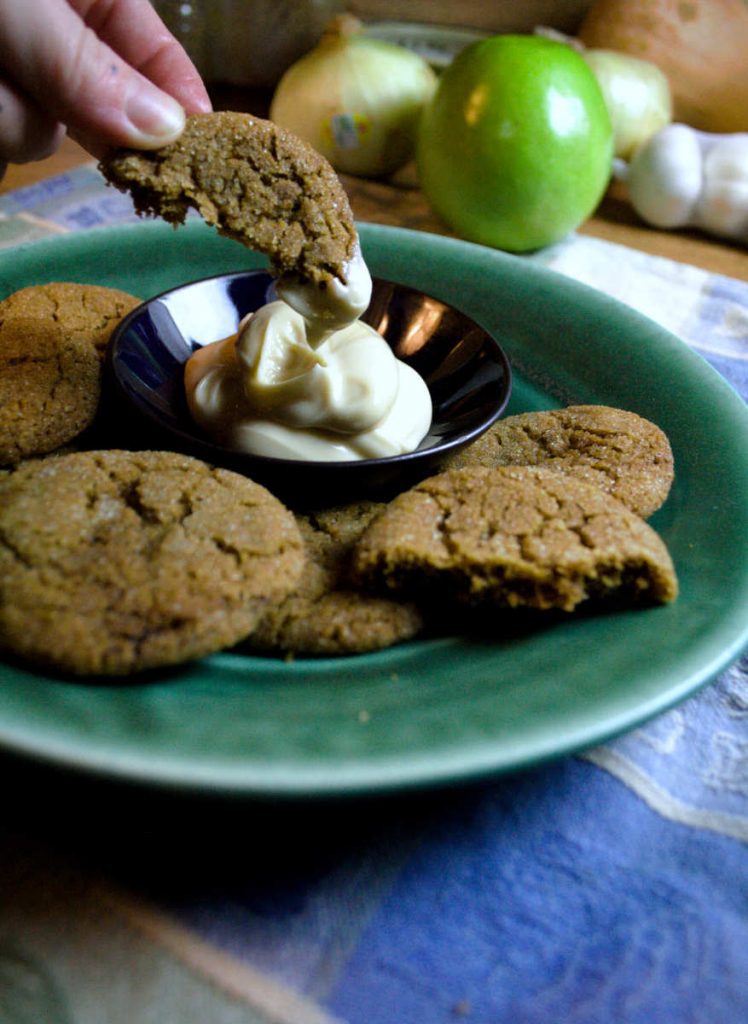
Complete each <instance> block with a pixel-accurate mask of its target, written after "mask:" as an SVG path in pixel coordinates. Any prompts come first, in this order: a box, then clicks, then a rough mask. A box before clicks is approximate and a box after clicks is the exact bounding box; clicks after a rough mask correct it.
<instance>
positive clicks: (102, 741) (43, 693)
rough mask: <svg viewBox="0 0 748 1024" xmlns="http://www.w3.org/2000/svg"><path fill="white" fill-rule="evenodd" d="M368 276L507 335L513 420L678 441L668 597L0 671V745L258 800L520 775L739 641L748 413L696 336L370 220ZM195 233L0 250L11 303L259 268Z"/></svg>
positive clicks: (637, 713) (677, 685) (716, 661)
mask: <svg viewBox="0 0 748 1024" xmlns="http://www.w3.org/2000/svg"><path fill="white" fill-rule="evenodd" d="M361 235H362V241H363V245H364V250H365V255H366V258H367V261H368V263H369V266H370V267H371V270H372V272H373V273H374V274H378V275H380V276H386V277H389V278H391V279H395V280H398V281H401V282H402V283H404V284H407V285H410V286H412V287H415V288H422V289H423V290H425V291H428V292H430V293H431V294H434V295H437V296H438V297H439V298H441V299H444V300H446V301H447V302H451V303H453V304H454V305H456V306H459V307H460V308H461V309H463V310H464V311H465V312H466V313H467V314H468V315H470V316H472V317H474V318H475V319H476V320H478V321H479V322H481V323H482V324H483V326H485V327H486V328H487V329H489V330H490V331H492V332H494V333H495V335H496V336H497V338H498V339H499V340H500V341H501V343H502V344H503V345H504V347H505V349H506V351H507V353H508V354H509V356H510V358H511V360H512V362H513V365H514V371H515V385H514V393H513V398H512V403H511V407H510V410H509V411H510V412H519V411H522V410H527V409H536V408H549V407H553V406H556V405H560V404H566V403H568V402H596V403H605V404H609V405H616V406H619V407H622V408H624V409H631V410H634V411H635V412H638V413H640V414H641V415H643V416H646V417H647V418H649V419H652V420H654V421H655V422H657V423H658V424H659V425H660V426H661V427H663V428H664V430H665V431H666V432H667V433H668V435H669V436H670V438H671V441H672V443H673V448H674V451H675V458H676V465H677V480H676V483H675V486H674V489H673V492H672V494H671V496H670V498H669V500H668V502H667V504H666V505H665V507H664V508H663V509H661V510H660V512H659V513H657V515H656V516H655V517H654V519H653V520H652V523H653V525H654V526H655V528H656V529H658V530H659V532H660V533H661V534H662V536H663V537H664V538H665V540H666V542H667V544H668V546H669V547H670V550H671V552H672V554H673V557H674V560H675V563H676V566H677V569H678V573H679V577H680V582H681V596H680V598H679V600H678V601H677V602H676V603H675V604H673V605H672V606H670V607H666V608H655V609H651V610H644V611H636V612H630V613H621V614H611V615H605V616H599V617H579V618H570V619H569V620H568V621H564V622H554V624H552V625H549V626H548V627H547V628H545V629H542V630H538V631H535V632H532V633H523V634H519V635H517V636H515V637H514V638H512V639H506V638H503V639H501V640H497V641H496V642H495V643H489V642H482V643H481V642H477V641H472V640H467V639H464V638H448V639H440V640H434V641H421V642H414V643H410V644H406V645H403V646H401V647H398V648H394V649H392V650H389V651H385V652H381V653H378V654H373V655H366V656H360V657H356V658H343V659H338V660H333V659H329V660H323V661H301V660H300V661H297V662H295V663H285V662H283V661H274V660H265V659H261V658H254V657H246V656H239V655H235V654H232V653H230V652H229V653H224V654H221V655H217V656H215V657H212V658H208V659H206V660H205V661H202V662H199V663H196V664H194V665H191V666H189V667H187V668H184V669H180V670H177V671H174V672H171V673H166V674H163V675H160V676H159V677H158V678H156V679H150V678H149V680H148V681H147V682H145V681H142V680H141V681H139V680H137V679H133V680H131V681H129V682H127V683H124V684H116V683H115V684H112V683H105V684H102V685H98V684H96V683H86V684H82V683H79V682H74V681H69V682H68V681H65V680H59V679H52V678H45V677H44V676H40V675H38V674H36V673H33V672H27V671H23V670H21V669H19V668H17V667H14V666H10V665H7V664H6V665H0V743H2V744H3V745H4V746H5V748H6V749H9V750H13V751H16V752H24V753H26V754H29V755H32V756H36V757H38V758H42V759H46V760H48V761H50V762H54V763H57V764H66V765H69V766H75V767H78V768H80V769H84V770H87V771H91V772H98V773H103V774H108V775H111V776H119V777H125V778H129V779H134V780H142V781H146V782H150V783H158V784H164V785H173V786H182V787H193V788H200V789H205V790H213V791H226V792H241V793H250V794H266V795H280V794H288V795H303V794H314V795H321V794H331V793H355V792H365V791H377V790H387V789H396V788H401V787H405V786H411V785H425V784H435V783H440V782H447V781H455V780H458V779H466V778H470V777H475V776H479V775H481V774H487V773H491V772H499V771H506V770H509V769H516V768H520V767H523V766H527V765H530V764H534V763H537V762H539V761H541V760H544V759H548V758H551V757H556V756H559V755H561V754H566V753H569V752H572V751H575V750H579V749H582V748H584V747H588V746H591V745H593V744H597V743H600V742H601V741H603V740H605V739H607V738H610V737H611V736H613V735H615V734H617V733H619V732H621V731H623V730H626V729H629V728H631V727H633V726H635V725H637V724H638V723H640V722H642V721H644V720H645V719H647V718H649V717H651V716H652V715H655V714H657V713H658V712H661V711H663V710H665V709H666V708H668V707H669V706H671V705H673V704H674V703H676V702H677V701H680V700H682V699H683V698H685V697H687V696H688V695H689V694H691V693H693V692H694V691H695V690H696V689H697V688H698V687H700V686H701V685H703V684H704V683H706V682H708V681H709V680H710V679H712V678H713V677H714V676H715V675H716V674H717V673H718V672H719V671H720V670H721V669H722V668H724V667H725V666H727V665H728V664H729V663H730V662H731V661H732V660H734V658H736V657H737V656H738V655H739V653H740V652H741V650H742V649H743V647H744V645H745V644H746V642H747V641H748V545H747V544H746V537H748V505H747V504H746V502H745V495H746V493H748V411H747V410H746V408H745V406H744V404H743V403H742V401H741V400H740V398H739V397H738V396H737V395H736V394H735V393H734V391H733V390H732V389H731V388H730V387H728V385H726V384H725V383H724V382H723V380H722V379H721V378H720V377H719V376H718V375H717V374H716V373H715V372H714V371H713V370H712V369H711V368H710V367H709V366H708V365H707V364H706V363H705V362H704V361H703V360H702V359H701V358H700V357H698V356H696V355H694V354H693V353H692V352H691V351H690V350H689V349H688V348H687V347H686V346H685V345H684V344H682V343H681V342H680V341H678V340H677V339H676V338H674V337H672V336H671V335H669V334H667V333H666V332H665V331H663V330H661V329H660V328H659V327H657V326H656V325H655V324H653V323H651V322H650V321H648V320H646V319H644V318H643V317H641V316H639V315H637V314H636V313H634V312H632V311H630V310H629V309H627V308H625V307H624V306H622V305H620V304H618V303H616V302H613V301H612V300H609V299H606V298H605V297H604V296H601V295H600V294H598V293H596V292H594V291H592V290H590V289H588V288H585V287H583V286H581V285H577V284H575V283H574V282H571V281H569V280H567V279H566V278H564V277H561V276H560V275H557V274H554V273H551V272H548V271H544V270H542V269H537V268H535V267H533V266H532V265H529V264H528V263H527V262H523V261H522V260H520V259H516V258H513V257H510V256H505V255H503V254H501V253H497V252H494V251H492V250H488V249H484V248H479V247H476V246H472V245H468V244H465V243H462V242H457V241H452V240H449V239H444V238H439V237H435V236H433V235H426V234H418V233H413V232H408V231H400V230H395V229H390V228H383V227H375V226H365V225H364V226H362V229H361ZM259 263H260V261H259V260H258V259H256V258H255V257H254V256H253V255H252V254H247V252H246V251H245V250H242V249H241V248H240V247H239V246H238V245H236V244H234V243H231V242H228V241H226V240H224V239H221V238H219V237H218V236H216V235H215V234H213V233H212V232H210V231H209V230H207V229H206V228H205V227H204V226H203V225H202V224H199V223H193V224H191V225H190V226H188V227H187V228H185V229H181V230H179V231H176V232H175V231H173V230H172V229H171V228H166V227H165V226H163V225H160V224H143V225H135V226H133V227H128V228H118V229H112V230H98V231H94V232H91V233H88V234H83V235H74V236H70V237H65V238H61V239H55V240H53V241H50V242H41V243H37V244H35V245H32V246H29V247H27V248H23V249H20V250H15V251H13V252H9V253H6V254H3V255H2V256H0V295H4V294H7V293H8V292H10V291H12V290H14V289H16V288H19V287H21V286H23V285H26V284H30V283H36V282H41V281H45V280H54V279H58V280H59V279H67V280H78V281H90V282H98V283H101V284H106V285H112V286H116V287H119V288H123V289H125V290H128V291H132V292H134V293H136V294H138V295H141V296H143V297H146V296H150V295H153V294H155V293H157V292H160V291H162V290H163V289H165V288H167V287H170V286H172V285H175V284H177V283H178V282H181V281H185V280H189V279H193V278H198V277H201V276H206V275H208V274H212V273H218V272H223V271H230V270H236V269H241V268H242V267H247V266H256V265H259Z"/></svg>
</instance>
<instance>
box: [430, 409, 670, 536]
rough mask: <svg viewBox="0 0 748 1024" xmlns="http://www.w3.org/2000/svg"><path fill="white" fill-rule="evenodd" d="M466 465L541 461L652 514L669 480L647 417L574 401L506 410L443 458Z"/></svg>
mask: <svg viewBox="0 0 748 1024" xmlns="http://www.w3.org/2000/svg"><path fill="white" fill-rule="evenodd" d="M465 466H545V467H546V468H548V469H555V470H560V471H561V472H563V473H568V474H569V475H570V476H573V477H575V478H576V479H578V480H584V481H586V482H587V483H589V484H595V485H596V486H597V487H600V488H602V490H604V491H607V492H608V493H609V494H612V495H613V496H614V497H615V498H618V500H619V501H622V502H623V504H624V505H626V506H627V507H628V508H630V509H631V511H632V512H636V514H637V515H640V516H643V517H644V518H646V517H647V516H650V515H652V513H654V512H656V511H657V509H658V508H659V507H660V506H661V505H662V504H663V503H664V501H665V499H666V498H667V496H668V494H669V492H670V486H671V484H672V482H673V453H672V451H671V448H670V442H669V441H668V439H667V437H666V435H665V434H664V433H663V431H662V430H660V428H659V427H658V426H656V425H655V424H654V423H650V421H649V420H646V419H643V418H642V417H641V416H637V414H636V413H633V412H625V411H624V410H623V409H612V408H609V407H608V406H604V405H573V406H569V407H568V408H566V409H552V410H549V411H547V412H527V413H522V414H520V415H519V416H507V417H506V419H503V420H499V421H498V423H495V424H494V426H493V427H491V428H490V429H489V430H488V431H487V432H486V433H485V434H483V435H482V437H479V438H478V440H477V441H474V442H473V444H471V445H469V446H468V447H467V448H465V449H463V450H462V451H460V452H457V453H456V454H455V455H453V456H451V457H449V458H448V459H447V460H445V462H444V469H460V468H463V467H465Z"/></svg>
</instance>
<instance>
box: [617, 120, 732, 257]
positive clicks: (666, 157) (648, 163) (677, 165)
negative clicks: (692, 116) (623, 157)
mask: <svg viewBox="0 0 748 1024" xmlns="http://www.w3.org/2000/svg"><path fill="white" fill-rule="evenodd" d="M617 176H618V177H619V178H620V179H621V180H623V181H626V182H627V184H628V190H629V198H630V199H631V205H632V206H633V207H634V209H635V210H636V212H637V213H638V214H639V216H640V217H641V218H642V219H643V220H646V221H647V222H648V223H649V224H654V225H655V226H656V227H659V228H684V227H695V228H699V229H700V230H702V231H707V232H709V233H710V234H713V235H717V236H719V237H722V238H732V239H735V240H736V241H742V242H748V133H746V132H735V133H733V134H716V133H712V132H701V131H697V129H695V128H691V127H690V126H689V125H685V124H677V123H676V124H671V125H668V126H667V127H666V128H663V129H661V130H660V131H659V132H657V134H656V135H653V136H652V138H651V139H649V140H648V142H646V143H645V145H643V146H642V147H641V148H640V149H638V150H637V151H636V153H635V154H634V156H633V158H632V160H631V163H630V164H629V165H626V164H625V163H624V164H621V165H620V166H619V167H618V168H617Z"/></svg>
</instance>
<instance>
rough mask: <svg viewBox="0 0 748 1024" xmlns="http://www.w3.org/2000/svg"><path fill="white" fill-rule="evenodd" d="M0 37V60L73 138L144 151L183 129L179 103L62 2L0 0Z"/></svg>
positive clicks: (174, 136) (159, 144)
mask: <svg viewBox="0 0 748 1024" xmlns="http://www.w3.org/2000/svg"><path fill="white" fill-rule="evenodd" d="M40 25H41V26H43V30H42V31H40V30H39V26H40ZM0 39H2V40H3V42H4V44H5V45H4V46H3V47H2V51H0V60H2V63H3V64H4V65H5V67H6V68H7V69H8V70H9V71H10V73H11V75H12V77H13V78H14V80H15V81H16V82H17V83H18V84H19V85H20V86H21V87H22V88H23V89H24V91H25V92H26V93H28V94H29V95H30V96H31V97H33V98H34V99H35V100H36V102H37V103H38V104H39V105H40V106H42V107H43V109H44V110H45V111H47V112H48V113H49V114H50V115H51V117H53V118H55V119H56V120H58V121H61V122H62V123H63V124H65V125H67V126H68V129H69V130H70V132H71V134H73V135H75V136H76V137H79V138H83V139H95V140H97V142H98V144H99V145H100V146H101V147H104V148H105V147H106V146H107V145H111V146H133V147H136V148H142V149H148V148H153V147H157V146H162V145H166V144H167V143H169V142H172V141H173V140H174V139H176V138H177V137H178V136H179V134H180V133H181V131H182V129H183V128H184V121H185V113H184V110H183V108H182V107H181V105H180V104H179V103H178V102H177V101H176V100H175V99H174V98H173V97H171V96H169V95H168V94H167V93H165V92H163V91H162V90H161V89H159V88H158V87H157V86H155V85H154V84H153V83H152V82H150V81H149V80H148V79H147V78H146V77H145V76H144V75H141V74H140V73H139V72H138V71H136V70H135V69H134V68H132V67H131V66H130V65H129V64H127V63H126V62H125V61H124V60H122V58H121V57H120V56H119V55H118V54H117V53H115V51H114V50H113V49H112V48H111V47H109V46H108V45H107V44H106V43H104V42H102V41H101V40H100V39H99V38H98V36H97V35H96V34H95V33H94V32H93V31H92V29H90V28H89V27H88V26H87V25H86V24H85V23H84V21H83V20H82V19H81V18H80V17H79V16H78V15H77V14H76V13H75V11H74V10H73V9H72V8H71V7H70V6H69V5H68V3H67V2H66V0H36V2H35V3H33V4H31V3H23V4H16V3H12V4H7V3H3V4H0Z"/></svg>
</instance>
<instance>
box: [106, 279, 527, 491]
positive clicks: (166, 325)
mask: <svg viewBox="0 0 748 1024" xmlns="http://www.w3.org/2000/svg"><path fill="white" fill-rule="evenodd" d="M274 297H275V295H274V291H273V279H272V277H271V276H270V275H269V274H268V273H267V272H265V271H262V270H254V271H245V272H239V273H235V274H225V275H222V276H218V277H210V278H204V279H202V280H200V281H193V282H191V283H189V284H185V285H182V286H181V287H179V288H174V289H172V290H171V291H168V292H164V293H163V294H162V295H158V296H156V297H155V298H153V299H150V300H148V301H147V302H145V303H143V305H141V306H139V307H138V308H137V309H135V310H133V312H132V313H130V314H129V315H128V316H127V317H126V318H125V319H124V320H123V321H122V323H121V324H120V325H119V326H118V327H117V329H116V331H115V332H114V334H113V336H112V341H111V344H110V346H109V358H108V372H109V375H110V377H111V379H112V380H113V382H114V386H115V397H116V400H117V402H118V405H119V407H120V408H119V414H118V417H117V418H118V419H119V420H120V422H121V419H122V416H123V415H124V416H125V417H126V418H127V427H128V432H129V431H130V429H132V430H133V431H135V433H136V436H137V435H138V434H139V436H140V438H141V441H142V443H141V444H140V446H141V447H143V446H146V447H149V448H169V449H176V450H179V451H184V452H188V453H189V454H192V455H195V456H197V457H198V458H202V459H205V460H206V461H209V462H212V463H215V464H218V465H222V466H226V467H228V468H230V469H234V470H237V471H239V472H241V473H244V474H245V475H246V476H251V477H252V478H253V479H255V480H257V481H258V482H260V483H263V484H265V485H266V486H267V487H269V488H270V489H271V490H273V491H274V492H275V493H277V494H280V495H282V496H284V497H288V498H293V497H294V496H306V498H311V497H314V496H316V497H317V498H320V497H323V499H324V500H328V499H329V498H330V497H332V496H335V497H340V498H341V499H342V498H346V497H353V496H365V495H371V496H377V495H380V494H381V493H382V492H383V491H386V490H388V489H390V490H392V489H402V488H403V487H404V486H410V485H411V483H413V482H415V481H416V480H418V479H422V478H423V477H425V476H428V475H429V474H431V473H435V472H438V470H439V465H440V463H441V461H442V460H443V458H444V457H445V456H446V455H447V454H448V453H450V452H454V451H456V450H457V449H459V448H461V447H463V446H464V445H466V444H468V443H469V442H471V441H473V440H474V439H475V438H477V437H479V436H480V435H481V434H482V433H483V432H484V431H485V430H487V429H488V427H490V426H491V424H492V423H493V422H494V421H495V420H496V419H498V417H499V416H500V415H501V413H502V411H503V410H504V408H505V407H506V404H507V402H508V400H509V394H510V390H511V370H510V367H509V362H508V360H507V357H506V355H505V354H504V352H503V350H502V349H501V347H500V346H499V344H498V343H497V342H496V341H495V340H494V339H493V338H492V337H491V336H490V335H489V334H487V333H486V331H484V330H483V329H482V328H481V327H479V326H478V325H477V324H476V323H475V322H474V321H473V320H471V319H469V317H467V316H465V315H464V314H463V313H460V312H459V310H456V309H454V308H453V307H451V306H448V305H446V304H445V303H443V302H440V301H439V300H438V299H434V298H432V297H430V296H428V295H424V294H423V293H422V292H419V291H415V290H414V289H412V288H407V287H404V286H403V285H399V284H394V283H392V282H390V281H384V280H381V279H375V281H374V289H373V295H372V301H371V305H370V306H369V309H368V310H367V312H366V313H365V314H364V316H363V317H362V319H363V320H365V321H366V322H367V323H369V324H371V325H372V326H373V327H374V328H375V329H376V330H377V331H378V332H379V333H380V334H381V335H382V336H383V337H384V338H385V339H386V340H387V341H388V342H389V344H390V346H391V347H392V349H393V351H394V352H395V354H396V355H397V356H398V358H400V359H402V360H403V361H404V362H406V363H408V364H409V365H410V366H412V367H413V368H414V369H415V370H417V371H418V372H419V373H420V374H421V376H422V377H423V378H424V380H425V381H426V384H427V385H428V388H429V391H430V393H431V399H432V402H433V407H434V413H433V420H432V423H431V428H430V430H429V432H428V434H427V436H426V437H425V438H424V439H423V441H422V442H421V444H420V446H419V447H418V449H417V450H416V451H414V452H410V453H409V454H407V455H397V456H393V457H391V458H386V459H364V460H361V461H351V462H308V461H304V460H298V461H297V460H293V459H274V458H267V457H264V456H258V455H245V454H241V453H237V452H234V451H231V450H229V449H226V448H223V447H220V446H219V445H216V444H215V443H214V442H212V441H211V440H210V439H209V438H208V437H207V436H205V435H204V434H203V433H202V431H201V430H200V429H199V428H198V427H197V425H196V424H195V423H194V422H193V421H192V419H191V417H190V415H189V412H188V410H187V403H186V399H185V395H184V387H183V379H182V375H183V369H184V364H185V363H186V361H187V359H188V358H189V357H190V356H191V355H192V353H193V352H194V351H195V349H197V348H198V347H200V346H201V345H205V344H209V343H210V342H213V341H217V340H218V339H220V338H225V337H227V336H228V335H230V334H233V333H234V332H235V331H236V330H237V327H238V324H239V321H240V320H241V319H242V317H244V316H245V315H246V314H247V313H249V312H250V311H252V310H255V309H258V308H259V307H260V306H262V305H263V304H264V303H266V302H268V301H270V300H271V299H272V298H274ZM132 413H134V414H135V417H134V418H133V417H132V415H131V414H132Z"/></svg>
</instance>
